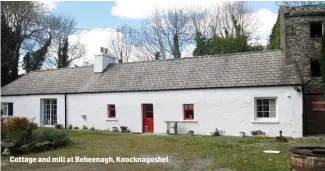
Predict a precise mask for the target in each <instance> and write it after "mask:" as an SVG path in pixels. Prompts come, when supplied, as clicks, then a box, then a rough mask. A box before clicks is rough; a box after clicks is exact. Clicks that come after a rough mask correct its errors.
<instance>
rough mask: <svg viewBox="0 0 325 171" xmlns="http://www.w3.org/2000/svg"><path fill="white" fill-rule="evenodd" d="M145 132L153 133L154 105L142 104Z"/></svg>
mask: <svg viewBox="0 0 325 171" xmlns="http://www.w3.org/2000/svg"><path fill="white" fill-rule="evenodd" d="M142 114H143V132H153V105H152V104H142Z"/></svg>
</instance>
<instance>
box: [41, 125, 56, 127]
mask: <svg viewBox="0 0 325 171" xmlns="http://www.w3.org/2000/svg"><path fill="white" fill-rule="evenodd" d="M43 127H45V128H54V127H55V125H43Z"/></svg>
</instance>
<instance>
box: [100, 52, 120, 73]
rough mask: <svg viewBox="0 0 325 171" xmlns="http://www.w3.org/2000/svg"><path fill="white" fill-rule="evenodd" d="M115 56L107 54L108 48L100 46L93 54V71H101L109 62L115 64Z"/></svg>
mask: <svg viewBox="0 0 325 171" xmlns="http://www.w3.org/2000/svg"><path fill="white" fill-rule="evenodd" d="M116 60H117V59H116V58H114V57H113V56H111V55H109V54H108V49H104V48H103V47H100V53H98V54H95V56H94V72H99V73H101V72H103V71H104V70H105V69H106V67H107V66H108V65H109V64H115V63H117V62H116Z"/></svg>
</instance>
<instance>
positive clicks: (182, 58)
mask: <svg viewBox="0 0 325 171" xmlns="http://www.w3.org/2000/svg"><path fill="white" fill-rule="evenodd" d="M278 51H280V52H281V49H271V50H263V51H249V52H237V53H226V54H215V55H202V56H186V57H181V58H170V59H159V60H147V61H134V62H126V63H116V64H114V65H126V64H134V63H146V62H163V61H174V60H175V61H176V60H190V59H197V58H210V57H226V56H236V55H245V54H256V53H267V52H278Z"/></svg>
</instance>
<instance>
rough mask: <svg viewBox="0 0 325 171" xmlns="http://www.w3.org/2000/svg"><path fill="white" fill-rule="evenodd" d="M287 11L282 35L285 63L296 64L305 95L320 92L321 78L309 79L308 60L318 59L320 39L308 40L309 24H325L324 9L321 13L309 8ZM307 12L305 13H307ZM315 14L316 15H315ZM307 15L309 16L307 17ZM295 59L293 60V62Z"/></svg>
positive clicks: (318, 10)
mask: <svg viewBox="0 0 325 171" xmlns="http://www.w3.org/2000/svg"><path fill="white" fill-rule="evenodd" d="M304 8H305V10H302V9H301V8H299V10H300V11H303V12H304V13H299V11H298V12H297V10H296V9H290V8H289V9H287V10H286V13H284V21H283V22H284V26H285V27H284V33H285V40H284V41H285V47H284V48H283V50H285V54H286V58H287V59H286V61H287V62H288V61H289V63H292V62H294V63H296V66H297V70H298V72H299V73H300V75H301V78H302V80H303V83H305V84H306V86H305V92H306V93H320V92H321V77H311V68H310V60H312V59H319V58H320V47H321V44H320V40H321V39H320V38H310V22H319V21H321V22H325V7H323V13H322V12H320V11H321V10H320V8H317V9H316V10H315V9H313V8H311V7H304ZM308 10H309V12H306V11H308ZM316 12H317V13H316ZM308 14H309V15H308ZM293 59H295V60H293Z"/></svg>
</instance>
